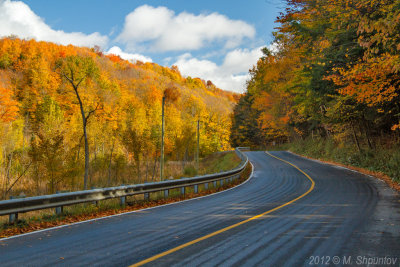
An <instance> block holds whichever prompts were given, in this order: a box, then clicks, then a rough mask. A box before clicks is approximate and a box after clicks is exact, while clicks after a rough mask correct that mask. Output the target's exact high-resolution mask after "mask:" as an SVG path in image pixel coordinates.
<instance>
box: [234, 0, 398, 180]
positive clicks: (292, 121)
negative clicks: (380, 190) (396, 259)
mask: <svg viewBox="0 0 400 267" xmlns="http://www.w3.org/2000/svg"><path fill="white" fill-rule="evenodd" d="M286 2H287V5H288V8H287V9H286V11H285V12H284V13H282V14H281V15H280V16H279V17H278V18H277V22H278V23H279V27H278V28H277V29H276V31H275V32H274V46H275V47H276V49H275V48H274V49H271V50H269V49H267V48H266V49H264V51H263V53H264V56H263V57H262V58H260V60H259V61H258V63H257V66H255V67H254V68H253V69H252V70H251V71H250V73H251V79H250V80H249V81H248V84H247V93H246V94H245V95H244V96H243V97H242V98H241V99H240V101H239V104H238V106H237V107H236V108H235V115H234V122H233V129H232V141H233V145H238V144H240V145H251V146H255V147H265V146H268V145H272V144H279V143H293V142H302V141H301V140H308V143H304V144H303V145H302V146H303V148H302V149H303V150H304V149H306V148H305V147H307V148H308V149H314V150H315V152H316V151H317V150H319V151H318V153H320V154H324V153H326V154H329V153H331V154H330V155H329V156H328V158H329V157H330V158H334V157H337V158H340V157H342V159H341V160H342V161H346V163H350V164H361V161H365V162H364V163H363V164H364V165H367V166H372V165H374V164H378V165H380V166H376V169H378V170H384V171H387V173H390V174H391V175H392V176H393V177H397V178H399V179H400V172H399V171H398V169H399V166H400V154H399V152H398V146H399V142H400V95H399V93H400V73H399V71H400V35H399V33H400V1H398V0H363V1H358V0H357V1H356V0H331V1H319V0H287V1H286ZM310 140H311V141H310ZM313 146H314V147H313ZM316 146H318V147H316ZM335 149H338V150H337V151H336V154H335V155H332V152H333V151H334V150H335ZM340 149H343V150H340ZM385 149H389V150H387V151H386V152H384V153H381V152H382V151H384V150H385ZM318 153H314V154H318ZM310 154H312V153H310ZM376 154H379V157H376V156H375V155H376ZM322 156H323V155H322ZM360 158H362V159H360ZM368 161H369V162H368ZM376 161H379V163H376ZM388 164H391V165H390V166H388ZM389 169H390V170H389ZM388 170H389V171H388Z"/></svg>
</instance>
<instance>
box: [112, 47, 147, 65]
mask: <svg viewBox="0 0 400 267" xmlns="http://www.w3.org/2000/svg"><path fill="white" fill-rule="evenodd" d="M106 54H114V55H118V56H120V57H121V58H123V59H126V60H129V61H131V62H136V61H138V60H139V61H142V62H153V60H152V59H151V58H149V57H146V56H143V55H140V54H130V53H126V52H124V51H122V50H121V48H119V47H118V46H113V47H111V48H110V49H109V50H108V51H107V52H106Z"/></svg>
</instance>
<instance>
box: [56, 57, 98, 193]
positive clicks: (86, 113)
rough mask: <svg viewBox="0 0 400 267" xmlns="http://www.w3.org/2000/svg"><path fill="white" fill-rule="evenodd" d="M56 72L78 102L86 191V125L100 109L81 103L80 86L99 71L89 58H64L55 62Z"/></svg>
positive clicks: (87, 162) (87, 155) (87, 157)
mask: <svg viewBox="0 0 400 267" xmlns="http://www.w3.org/2000/svg"><path fill="white" fill-rule="evenodd" d="M56 70H57V72H58V73H59V74H60V76H62V78H64V79H65V80H66V81H67V83H68V84H69V85H70V86H71V87H72V89H73V92H74V93H75V96H76V99H77V100H78V104H79V109H80V114H81V117H82V128H83V136H84V142H85V174H84V180H83V181H84V189H87V183H88V177H89V160H90V157H89V141H88V134H87V124H88V120H89V118H90V116H92V115H93V114H94V112H96V111H97V110H98V109H100V108H101V103H100V102H97V103H95V105H92V106H91V107H90V106H89V107H88V106H87V105H85V103H83V99H82V92H81V91H80V89H81V86H84V85H85V83H86V84H87V83H88V82H89V81H90V80H91V79H94V78H96V76H97V75H98V72H99V70H98V67H97V66H96V63H95V62H94V60H93V58H92V57H90V56H68V57H66V58H61V59H60V60H58V61H57V62H56ZM88 102H89V101H88Z"/></svg>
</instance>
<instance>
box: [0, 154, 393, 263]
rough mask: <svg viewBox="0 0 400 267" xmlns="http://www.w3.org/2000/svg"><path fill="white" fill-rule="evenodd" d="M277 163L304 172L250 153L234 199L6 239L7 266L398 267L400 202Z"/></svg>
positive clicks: (369, 185) (336, 171)
mask: <svg viewBox="0 0 400 267" xmlns="http://www.w3.org/2000/svg"><path fill="white" fill-rule="evenodd" d="M271 154H272V155H274V156H277V157H279V158H281V159H283V160H285V161H288V162H290V163H292V164H294V165H296V166H297V167H298V168H299V169H300V170H299V169H297V168H295V167H294V166H292V165H290V164H288V163H287V162H283V161H281V160H279V159H277V158H274V157H272V156H269V155H267V154H265V153H264V152H248V153H247V155H248V157H249V159H250V161H251V162H252V163H253V165H254V174H253V176H252V178H251V179H250V180H248V182H246V183H245V184H242V185H240V186H238V187H236V188H234V189H232V190H229V191H226V192H222V193H219V194H215V195H212V196H207V197H203V198H200V199H194V200H189V201H185V202H181V203H177V204H173V205H167V206H162V207H157V208H152V209H148V210H144V211H139V212H133V213H128V214H124V215H121V216H114V217H108V218H104V219H100V220H95V221H90V222H85V223H79V224H74V225H70V226H66V227H62V228H57V229H51V230H47V231H42V232H38V233H32V234H27V235H23V236H19V237H14V238H11V239H3V240H0V265H1V266H54V265H65V266H129V265H131V264H134V263H138V262H142V263H146V262H147V265H148V266H163V265H164V266H216V265H223V266H312V265H323V264H328V265H331V266H341V265H348V264H351V265H359V266H362V265H367V263H368V261H369V263H373V262H372V261H375V262H374V263H383V262H384V261H385V262H384V263H386V264H387V263H394V265H392V266H399V264H400V263H399V261H400V197H399V195H398V193H397V192H395V191H393V190H392V189H390V188H389V187H388V186H387V185H386V184H384V183H383V182H381V181H379V180H377V179H374V178H372V177H368V176H365V175H362V174H360V173H357V172H353V171H350V170H347V169H344V168H341V167H335V166H332V165H328V164H322V163H319V162H316V161H312V160H308V159H304V158H302V157H299V156H296V155H293V154H291V153H289V152H271ZM302 171H303V172H304V173H302ZM306 175H309V177H310V179H309V178H308V177H307V176H306ZM313 182H314V183H315V186H314V185H313ZM294 200H295V201H294ZM265 213H267V214H265ZM262 214H265V215H263V216H261V215H262ZM227 227H228V228H227ZM210 234H211V235H210ZM154 256H155V257H154ZM152 257H153V258H152ZM385 257H386V258H385ZM389 261H390V262H389ZM364 263H365V264H364ZM388 266H390V265H388Z"/></svg>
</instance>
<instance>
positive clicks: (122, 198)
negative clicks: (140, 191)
mask: <svg viewBox="0 0 400 267" xmlns="http://www.w3.org/2000/svg"><path fill="white" fill-rule="evenodd" d="M121 186H124V184H121ZM119 205H120V206H121V207H124V206H125V205H126V196H123V197H120V198H119Z"/></svg>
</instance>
